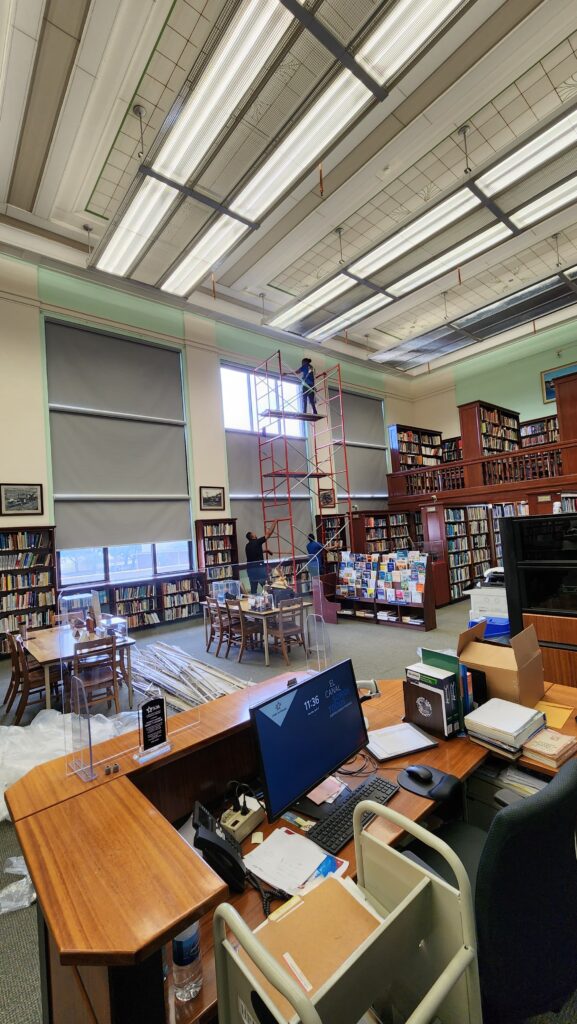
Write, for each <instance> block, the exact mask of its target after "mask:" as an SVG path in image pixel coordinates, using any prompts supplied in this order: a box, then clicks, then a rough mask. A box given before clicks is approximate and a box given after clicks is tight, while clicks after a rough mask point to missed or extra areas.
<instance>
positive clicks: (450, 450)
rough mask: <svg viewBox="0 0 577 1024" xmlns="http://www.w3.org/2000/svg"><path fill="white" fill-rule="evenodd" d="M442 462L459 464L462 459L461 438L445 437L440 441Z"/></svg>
mask: <svg viewBox="0 0 577 1024" xmlns="http://www.w3.org/2000/svg"><path fill="white" fill-rule="evenodd" d="M441 452H442V460H441V461H442V462H459V461H460V460H461V459H462V458H463V439H462V437H460V436H459V437H445V438H443V440H442V441H441Z"/></svg>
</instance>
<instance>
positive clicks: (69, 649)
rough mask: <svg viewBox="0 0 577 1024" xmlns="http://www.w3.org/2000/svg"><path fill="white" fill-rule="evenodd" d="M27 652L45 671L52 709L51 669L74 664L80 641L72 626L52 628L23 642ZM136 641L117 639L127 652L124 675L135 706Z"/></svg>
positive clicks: (34, 633)
mask: <svg viewBox="0 0 577 1024" xmlns="http://www.w3.org/2000/svg"><path fill="white" fill-rule="evenodd" d="M22 643H23V645H24V648H25V650H26V651H27V652H28V654H30V655H31V656H32V657H33V658H34V660H35V661H37V662H38V664H39V665H41V666H42V668H43V669H44V684H45V690H46V707H47V708H49V707H50V668H51V666H53V665H59V664H60V663H61V662H67V663H69V662H72V660H73V659H74V645H75V644H76V643H78V640H76V639H75V638H74V635H73V632H72V629H71V628H70V626H52V627H51V628H50V629H39V630H38V631H37V632H34V631H32V632H30V633H29V634H28V636H27V638H26V640H23V641H22ZM135 643H136V641H135V640H134V639H133V637H130V636H126V637H122V638H121V639H118V637H117V638H116V649H117V650H122V651H126V673H125V674H124V673H123V678H124V681H125V683H126V685H127V687H128V703H129V706H130V707H132V705H133V691H132V664H131V655H130V649H131V647H132V646H133V644H135Z"/></svg>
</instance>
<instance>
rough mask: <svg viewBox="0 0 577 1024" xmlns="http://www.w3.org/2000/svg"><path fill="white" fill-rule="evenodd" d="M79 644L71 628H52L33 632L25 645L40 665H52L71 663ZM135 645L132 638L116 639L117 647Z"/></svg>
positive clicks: (24, 642)
mask: <svg viewBox="0 0 577 1024" xmlns="http://www.w3.org/2000/svg"><path fill="white" fill-rule="evenodd" d="M78 642H79V641H78V640H76V639H75V638H74V635H73V632H72V630H71V629H70V627H69V626H52V627H51V628H50V629H39V630H38V631H32V632H31V633H30V634H29V636H28V638H27V639H26V640H24V641H23V644H24V648H25V649H26V650H27V651H28V653H29V654H31V655H32V657H33V658H34V659H35V661H37V662H38V664H39V665H51V664H53V663H54V662H58V661H71V660H72V658H73V657H74V645H75V644H76V643H78ZM134 643H136V641H135V640H134V639H133V637H130V636H127V637H124V638H123V639H122V640H119V639H118V637H117V639H116V646H117V647H131V646H132V645H133V644H134Z"/></svg>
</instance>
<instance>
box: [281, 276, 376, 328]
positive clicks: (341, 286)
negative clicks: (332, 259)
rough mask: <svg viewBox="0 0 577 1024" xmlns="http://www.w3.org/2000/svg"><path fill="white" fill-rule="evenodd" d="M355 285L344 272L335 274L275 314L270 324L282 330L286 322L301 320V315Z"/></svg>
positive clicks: (318, 307) (319, 306) (292, 322)
mask: <svg viewBox="0 0 577 1024" xmlns="http://www.w3.org/2000/svg"><path fill="white" fill-rule="evenodd" d="M355 285H356V281H353V280H352V278H350V277H347V276H346V275H345V274H337V276H336V277H333V278H331V280H330V281H327V282H326V283H325V284H322V285H321V286H320V288H315V290H314V292H311V293H310V295H307V296H305V298H304V299H300V301H299V302H296V303H295V304H294V305H293V306H289V308H288V309H285V310H284V311H283V312H282V313H279V314H278V316H275V317H274V318H273V319H272V320H271V321H270V326H271V327H278V328H279V330H284V328H285V327H287V326H288V324H294V323H296V322H297V321H298V320H302V318H303V317H305V316H308V314H309V313H312V312H313V310H315V309H320V308H321V306H325V305H326V304H327V302H330V301H331V300H332V299H335V298H336V297H337V295H342V294H343V292H346V291H348V290H349V289H350V288H354V287H355Z"/></svg>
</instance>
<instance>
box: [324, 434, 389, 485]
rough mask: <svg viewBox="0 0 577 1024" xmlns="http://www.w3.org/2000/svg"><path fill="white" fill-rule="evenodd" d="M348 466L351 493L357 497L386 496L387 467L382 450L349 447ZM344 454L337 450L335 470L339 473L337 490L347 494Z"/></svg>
mask: <svg viewBox="0 0 577 1024" xmlns="http://www.w3.org/2000/svg"><path fill="white" fill-rule="evenodd" d="M346 448H347V465H348V471H349V492H350V494H351V495H352V496H353V497H355V496H357V495H362V494H374V495H382V496H386V494H387V467H386V463H385V452H384V450H383V449H382V448H358V447H356V446H354V445H347V446H346ZM343 466H344V459H343V452H342V448H341V449H336V450H335V469H336V470H337V471H338V474H339V475H338V476H337V488H338V491H339V493H341V492H343V493H344V492H345V490H346V489H345V479H346V478H345V476H344V473H343V472H342V470H343Z"/></svg>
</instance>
